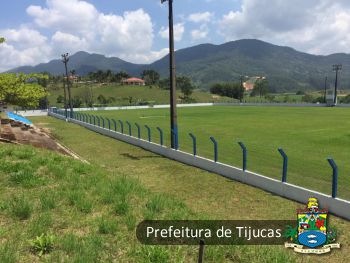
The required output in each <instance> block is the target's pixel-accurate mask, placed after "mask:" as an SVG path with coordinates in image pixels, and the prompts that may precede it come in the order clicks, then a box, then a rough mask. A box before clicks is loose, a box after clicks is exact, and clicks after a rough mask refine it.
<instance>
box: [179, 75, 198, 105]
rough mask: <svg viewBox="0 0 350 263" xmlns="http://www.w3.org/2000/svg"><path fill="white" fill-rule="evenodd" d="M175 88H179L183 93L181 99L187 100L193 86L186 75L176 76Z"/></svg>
mask: <svg viewBox="0 0 350 263" xmlns="http://www.w3.org/2000/svg"><path fill="white" fill-rule="evenodd" d="M176 88H177V89H180V90H181V92H182V94H183V95H184V97H183V99H184V100H188V99H189V98H190V96H191V95H192V93H193V90H194V88H195V87H194V86H193V84H192V82H191V79H190V78H188V77H177V78H176Z"/></svg>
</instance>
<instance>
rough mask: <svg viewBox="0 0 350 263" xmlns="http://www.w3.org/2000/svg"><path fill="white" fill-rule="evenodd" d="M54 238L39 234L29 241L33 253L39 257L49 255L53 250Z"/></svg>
mask: <svg viewBox="0 0 350 263" xmlns="http://www.w3.org/2000/svg"><path fill="white" fill-rule="evenodd" d="M54 240H55V237H54V236H53V235H50V234H41V235H40V236H37V237H36V238H34V239H32V240H30V241H29V243H30V244H31V247H32V249H33V251H34V252H36V253H38V254H39V256H42V255H43V254H47V253H49V252H50V251H51V250H52V249H53V243H54Z"/></svg>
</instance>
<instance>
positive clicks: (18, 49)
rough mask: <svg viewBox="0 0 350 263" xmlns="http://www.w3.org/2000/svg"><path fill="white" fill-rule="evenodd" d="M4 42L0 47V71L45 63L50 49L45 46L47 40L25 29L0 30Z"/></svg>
mask: <svg viewBox="0 0 350 263" xmlns="http://www.w3.org/2000/svg"><path fill="white" fill-rule="evenodd" d="M0 35H1V36H4V37H5V38H6V42H5V43H3V44H1V46H0V71H4V70H7V69H10V68H12V67H16V66H18V65H33V64H38V63H39V62H42V61H47V60H48V59H49V57H50V54H51V51H52V50H51V48H50V47H49V46H48V45H46V44H47V38H46V37H45V36H43V35H41V34H40V32H38V31H36V30H32V29H29V28H27V27H21V28H19V29H6V30H0Z"/></svg>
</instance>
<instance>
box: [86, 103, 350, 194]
mask: <svg viewBox="0 0 350 263" xmlns="http://www.w3.org/2000/svg"><path fill="white" fill-rule="evenodd" d="M85 113H86V112H85ZM88 113H90V114H94V115H98V116H102V117H107V118H110V119H115V120H122V121H124V132H125V133H128V126H127V125H126V124H125V121H129V122H130V123H131V124H132V133H133V136H137V129H136V126H135V122H137V123H138V124H140V125H141V129H142V132H141V134H142V137H143V138H144V139H146V138H147V130H146V128H145V127H144V125H146V124H147V125H148V126H150V127H151V128H152V141H153V142H159V135H158V134H159V132H158V131H157V130H156V127H160V128H162V129H163V131H164V133H165V144H167V145H169V143H170V135H169V126H170V120H169V109H145V110H119V111H96V112H88ZM349 114H350V109H347V108H321V107H320V108H316V107H224V106H216V107H198V108H196V107H193V108H179V109H178V125H179V144H180V150H183V151H187V152H192V140H191V138H190V137H189V135H188V134H189V133H190V132H192V133H193V134H194V135H195V136H196V137H197V154H198V155H200V156H203V157H207V158H211V159H212V158H213V152H214V151H213V143H212V142H211V141H210V139H209V137H210V136H214V137H215V138H216V140H217V141H218V145H219V147H218V148H219V150H218V153H219V162H222V163H226V164H230V165H234V166H237V167H242V152H241V149H240V147H239V145H238V144H237V142H239V141H242V142H244V143H245V145H246V147H247V148H248V170H250V171H254V172H258V173H261V174H263V175H266V176H269V177H272V178H276V179H280V178H281V173H282V157H281V156H280V154H279V152H278V151H277V149H278V147H282V148H283V149H284V151H285V152H286V153H287V155H288V158H289V163H288V178H287V181H288V182H290V183H294V184H297V185H300V186H303V187H307V188H310V189H313V190H317V191H321V192H323V193H327V194H330V193H331V181H332V180H331V179H332V170H331V168H330V166H329V164H328V162H327V160H326V158H327V157H329V156H331V157H333V158H334V160H335V161H336V163H337V165H338V167H339V183H338V197H340V198H344V199H348V200H349V199H350V191H349V190H350V179H349V176H348V175H347V174H348V173H349V172H350V149H349V148H348V147H347V145H348V144H349V141H350V131H349V128H350V120H349V118H348V116H349ZM119 129H120V127H118V130H119Z"/></svg>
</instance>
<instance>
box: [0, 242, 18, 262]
mask: <svg viewBox="0 0 350 263" xmlns="http://www.w3.org/2000/svg"><path fill="white" fill-rule="evenodd" d="M0 262H1V263H15V262H17V251H16V248H15V247H14V246H13V244H9V243H5V244H2V245H1V246H0Z"/></svg>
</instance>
